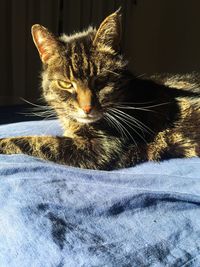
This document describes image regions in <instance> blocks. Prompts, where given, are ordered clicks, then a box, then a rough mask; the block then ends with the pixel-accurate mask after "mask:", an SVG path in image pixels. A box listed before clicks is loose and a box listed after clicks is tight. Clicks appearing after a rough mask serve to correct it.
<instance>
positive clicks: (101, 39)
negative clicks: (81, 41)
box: [93, 8, 121, 52]
mask: <svg viewBox="0 0 200 267" xmlns="http://www.w3.org/2000/svg"><path fill="white" fill-rule="evenodd" d="M120 10H121V8H119V9H118V10H117V11H116V12H114V13H112V14H111V15H109V16H108V17H107V18H105V19H104V21H103V22H102V23H101V25H100V27H99V28H98V30H97V33H96V35H95V38H94V41H93V45H95V46H97V47H99V48H100V49H101V47H102V49H104V48H106V50H108V48H110V49H112V50H114V51H115V52H117V51H118V50H119V48H120V41H121V13H120Z"/></svg>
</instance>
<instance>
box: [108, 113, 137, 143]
mask: <svg viewBox="0 0 200 267" xmlns="http://www.w3.org/2000/svg"><path fill="white" fill-rule="evenodd" d="M110 116H112V117H114V119H115V121H117V123H118V124H119V125H120V126H121V127H122V129H123V131H125V132H126V133H127V134H128V135H129V137H130V138H131V139H132V140H133V142H134V144H135V146H136V147H138V146H137V143H136V141H135V139H134V138H133V136H132V135H131V134H130V132H129V131H128V130H127V128H125V127H124V125H123V124H122V123H121V122H119V120H117V119H116V117H117V118H118V119H121V118H120V117H119V116H117V115H116V114H112V115H110ZM121 120H122V119H121ZM122 121H123V120H122ZM123 122H124V121H123ZM124 123H125V124H126V125H128V124H127V123H126V122H124ZM128 126H129V127H130V125H128ZM130 128H132V127H130ZM132 130H133V131H134V129H133V128H132ZM126 138H127V135H126Z"/></svg>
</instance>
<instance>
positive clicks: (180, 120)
mask: <svg viewBox="0 0 200 267" xmlns="http://www.w3.org/2000/svg"><path fill="white" fill-rule="evenodd" d="M32 36H33V40H34V43H35V45H36V47H37V49H38V51H39V55H40V58H41V61H42V63H43V71H42V75H41V77H42V88H43V96H44V99H45V101H46V102H47V103H48V105H49V106H50V107H51V108H52V109H54V111H55V112H56V114H57V116H58V118H59V120H60V122H61V124H62V126H63V129H64V134H63V136H24V137H13V138H3V139H0V153H3V154H15V153H17V154H18V153H24V154H28V155H32V156H36V157H39V158H42V159H45V160H50V161H54V162H56V163H60V164H65V165H69V166H75V167H81V168H91V169H101V170H112V169H118V168H125V167H129V166H133V165H135V164H137V163H141V162H144V161H147V160H156V161H158V160H161V159H166V158H172V157H193V156H199V155H200V149H199V148H200V130H199V125H200V102H199V93H200V90H199V84H198V77H197V76H196V75H195V74H192V75H185V76H184V77H181V76H178V75H176V76H174V77H172V76H171V77H169V76H168V77H165V76H163V77H162V76H161V77H156V76H155V77H151V78H149V79H147V78H144V77H142V78H141V77H136V76H134V75H133V74H132V73H131V72H130V71H128V68H127V62H126V61H125V60H124V59H123V56H122V55H121V53H120V38H121V14H120V11H116V12H115V13H113V14H111V15H110V16H108V17H107V18H106V19H105V20H104V21H103V22H102V23H101V25H100V27H99V28H98V29H97V30H96V29H94V28H91V27H90V28H89V29H88V30H87V31H83V32H81V33H75V34H73V35H70V36H67V35H62V36H61V37H58V38H57V37H55V36H54V35H53V34H52V33H50V32H49V31H48V30H47V29H46V28H44V27H43V26H41V25H38V24H36V25H33V26H32Z"/></svg>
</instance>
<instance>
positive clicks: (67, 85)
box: [57, 80, 73, 90]
mask: <svg viewBox="0 0 200 267" xmlns="http://www.w3.org/2000/svg"><path fill="white" fill-rule="evenodd" d="M57 83H58V86H59V87H60V88H62V89H66V90H71V89H73V84H72V83H70V82H65V81H61V80H59V81H57Z"/></svg>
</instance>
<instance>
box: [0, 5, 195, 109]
mask: <svg viewBox="0 0 200 267" xmlns="http://www.w3.org/2000/svg"><path fill="white" fill-rule="evenodd" d="M119 6H122V10H123V40H122V46H123V50H124V53H125V54H126V56H127V58H128V59H129V61H130V68H131V69H132V70H134V71H135V72H136V73H138V74H143V73H146V74H151V73H154V72H173V73H174V72H176V73H177V72H178V73H180V72H181V73H183V72H190V71H194V70H196V71H199V69H200V35H199V32H200V16H199V10H200V1H199V0H190V1H187V0H175V1H174V0H151V1H150V0H42V1H40V0H18V1H16V0H1V1H0V12H1V16H0V23H1V28H0V36H1V48H0V105H9V104H17V103H22V102H23V101H22V100H20V97H23V98H25V99H27V100H30V101H36V99H37V98H38V97H39V94H40V93H39V91H40V90H39V70H40V66H41V65H40V61H39V57H38V54H37V51H36V49H35V47H34V45H33V42H32V39H31V34H30V28H31V25H32V24H34V23H40V24H42V25H44V26H46V27H48V28H49V29H50V30H51V31H53V32H54V33H58V32H67V33H71V32H74V31H77V30H80V29H83V28H85V27H87V26H88V25H89V24H93V25H99V23H100V22H101V20H102V19H103V18H104V17H105V16H107V15H109V14H110V13H111V12H113V11H114V10H116V9H117V8H118V7H119Z"/></svg>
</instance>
